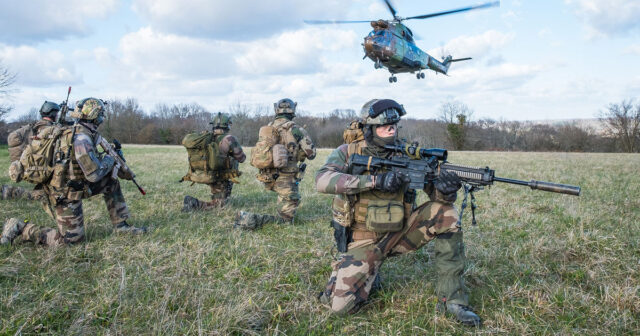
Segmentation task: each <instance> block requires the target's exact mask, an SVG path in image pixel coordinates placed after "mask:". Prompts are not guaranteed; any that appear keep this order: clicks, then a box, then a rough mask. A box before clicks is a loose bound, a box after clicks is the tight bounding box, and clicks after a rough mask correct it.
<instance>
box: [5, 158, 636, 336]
mask: <svg viewBox="0 0 640 336" xmlns="http://www.w3.org/2000/svg"><path fill="white" fill-rule="evenodd" d="M125 147H127V148H126V150H125V154H126V155H127V157H128V162H129V163H130V164H131V167H132V168H133V169H134V170H135V171H136V173H137V174H138V180H139V182H140V184H142V185H143V186H144V187H145V188H146V189H147V191H148V194H147V196H142V195H140V194H139V193H138V192H137V190H136V188H135V187H134V186H133V184H132V183H130V182H128V181H123V182H122V185H123V188H124V193H125V197H126V199H127V202H128V204H129V206H130V209H131V211H132V214H133V219H132V220H131V221H130V222H131V223H132V224H135V225H146V226H150V227H151V228H152V232H151V233H150V234H148V235H145V236H141V237H131V236H126V235H117V234H114V233H112V231H111V224H110V223H109V219H108V215H107V213H106V209H105V206H104V202H103V201H102V198H101V197H94V198H93V199H91V200H88V201H85V207H84V210H85V225H86V230H87V241H86V242H84V243H81V244H79V245H76V246H72V247H62V248H57V249H55V248H42V247H34V246H33V245H32V244H30V243H25V244H20V243H18V244H15V245H13V246H11V247H7V248H0V334H2V335H6V334H14V333H16V332H18V333H22V334H34V333H46V334H124V335H135V334H173V335H179V334H207V335H226V334H258V335H262V334H277V335H283V334H286V335H301V334H314V335H326V334H341V335H355V334H362V335H365V334H367V335H411V334H429V335H432V334H433V335H435V334H439V335H450V334H465V333H480V334H510V335H524V334H536V335H537V334H553V335H567V334H582V335H625V334H626V335H634V334H636V335H637V334H639V333H640V298H639V292H640V272H639V271H638V269H639V268H640V224H639V223H640V200H639V196H640V173H639V170H640V155H637V154H635V155H629V154H580V153H575V154H574V153H571V154H566V153H502V152H484V153H480V152H453V153H451V154H450V160H451V161H452V162H456V163H461V164H468V165H482V166H485V165H489V166H491V168H494V169H496V171H497V175H499V176H503V177H511V178H522V179H528V178H532V179H539V180H547V181H555V182H559V183H568V184H576V185H580V186H581V187H582V196H580V197H574V196H567V195H560V194H552V193H544V192H541V191H532V190H530V189H529V188H526V187H518V186H511V185H496V186H494V187H492V188H490V189H488V190H485V191H482V192H479V193H478V194H477V198H478V205H479V208H478V211H477V216H478V221H479V225H478V226H476V227H472V226H471V225H470V216H468V215H470V214H468V213H467V214H465V221H464V223H465V225H466V226H465V231H466V235H465V240H466V251H467V257H468V270H467V284H468V285H469V287H470V288H471V290H472V294H471V304H472V305H473V306H474V307H475V309H476V311H477V312H478V314H479V315H480V316H481V317H483V318H484V328H483V329H481V330H479V331H475V330H473V329H469V328H464V327H462V326H460V325H458V324H457V323H456V322H454V321H453V320H451V319H448V318H445V317H443V316H441V315H439V314H437V313H436V311H435V305H436V297H435V295H434V284H433V281H434V274H433V272H432V269H433V268H432V267H431V263H432V261H431V246H430V245H428V246H427V248H425V249H423V250H421V251H418V252H417V253H412V254H409V255H406V256H401V257H397V258H392V259H389V260H388V261H387V262H386V263H385V264H384V265H383V267H382V279H383V289H382V290H381V291H379V292H377V293H375V294H374V295H373V297H372V298H371V301H370V304H368V305H367V306H365V308H363V309H362V310H361V311H360V312H359V313H358V314H356V315H353V316H349V317H344V318H341V317H335V316H333V315H331V314H330V313H329V311H328V309H327V308H326V307H323V306H321V305H320V304H319V303H318V302H317V301H316V299H315V297H316V294H317V293H318V292H319V291H320V290H321V288H322V287H323V286H324V284H325V282H326V280H327V277H328V275H329V272H330V262H331V261H332V258H333V257H334V255H335V250H333V249H332V246H333V237H332V231H331V229H330V228H329V224H328V223H329V220H330V203H329V202H330V196H328V195H321V194H317V193H316V192H315V191H314V187H313V174H314V173H315V171H316V169H317V168H318V167H319V166H320V165H321V164H322V163H323V162H324V159H325V158H326V156H327V155H328V153H329V151H328V150H321V151H320V154H319V155H318V156H319V157H318V158H317V159H316V160H315V161H311V162H310V166H309V169H308V174H307V177H306V178H305V179H304V181H303V182H302V186H301V192H302V196H303V202H302V204H301V207H300V208H299V211H298V216H297V220H296V225H295V226H283V225H269V226H266V227H264V228H263V229H262V230H260V231H256V232H246V231H238V230H234V229H233V228H232V221H233V218H234V216H235V213H236V212H237V211H238V210H241V209H244V210H249V211H255V212H261V211H263V212H265V211H266V212H269V213H272V214H275V201H276V196H275V194H273V193H267V192H264V191H263V189H262V187H261V185H260V183H259V182H257V181H256V180H255V179H254V175H255V173H256V170H255V169H253V168H252V167H250V166H249V165H248V164H246V163H245V164H243V165H242V171H243V172H244V175H243V176H242V178H241V184H240V185H236V186H235V188H234V194H233V198H232V200H231V202H230V203H229V204H228V206H227V207H225V208H224V209H223V210H220V211H218V212H204V213H203V212H200V213H193V214H184V213H181V212H180V208H181V207H182V199H183V197H184V196H185V195H187V194H190V195H194V196H197V197H199V198H207V197H208V187H206V186H203V185H194V186H193V187H190V186H189V184H186V183H182V184H181V183H178V182H177V181H178V180H179V179H180V177H182V175H183V174H184V172H185V171H186V152H185V151H184V149H183V148H181V147H160V146H149V147H143V146H125ZM8 165H9V159H8V154H7V151H6V147H4V148H1V149H0V170H1V171H2V172H6V170H7V167H8ZM0 182H1V183H8V182H9V180H8V177H6V173H3V174H2V177H0ZM23 185H24V186H25V187H30V185H28V184H24V183H23ZM420 200H421V201H424V200H425V197H424V195H421V197H420ZM458 204H459V203H458ZM0 209H1V211H0V213H2V217H3V218H1V219H2V220H3V221H4V219H6V218H9V217H22V218H24V217H29V218H30V219H31V220H32V221H33V222H35V223H37V224H39V225H48V226H53V221H52V220H51V219H49V218H48V217H47V216H46V215H45V213H44V212H43V211H42V210H41V209H40V208H39V205H38V204H37V203H34V202H29V201H0Z"/></svg>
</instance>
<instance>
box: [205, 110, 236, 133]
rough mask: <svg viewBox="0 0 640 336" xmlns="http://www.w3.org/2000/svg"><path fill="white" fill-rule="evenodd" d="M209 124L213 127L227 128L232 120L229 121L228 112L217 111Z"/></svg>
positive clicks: (231, 123)
mask: <svg viewBox="0 0 640 336" xmlns="http://www.w3.org/2000/svg"><path fill="white" fill-rule="evenodd" d="M209 124H211V125H213V128H214V129H215V128H225V129H229V127H230V126H231V125H233V122H232V121H231V116H230V115H229V114H228V113H223V112H218V113H217V114H216V115H215V117H213V120H211V121H210V122H209Z"/></svg>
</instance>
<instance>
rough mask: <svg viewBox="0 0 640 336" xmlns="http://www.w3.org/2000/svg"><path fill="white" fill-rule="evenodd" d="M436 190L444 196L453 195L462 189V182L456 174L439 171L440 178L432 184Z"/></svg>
mask: <svg viewBox="0 0 640 336" xmlns="http://www.w3.org/2000/svg"><path fill="white" fill-rule="evenodd" d="M434 186H435V187H436V189H437V190H438V191H439V192H441V193H443V194H444V195H449V194H453V193H455V192H456V191H458V189H460V188H461V187H462V180H460V177H459V176H458V175H456V173H453V172H450V171H448V170H441V171H440V176H438V179H437V180H436V181H435V182H434Z"/></svg>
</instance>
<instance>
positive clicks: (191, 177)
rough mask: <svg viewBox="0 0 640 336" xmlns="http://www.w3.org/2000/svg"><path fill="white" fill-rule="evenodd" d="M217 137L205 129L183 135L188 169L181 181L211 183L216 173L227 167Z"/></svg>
mask: <svg viewBox="0 0 640 336" xmlns="http://www.w3.org/2000/svg"><path fill="white" fill-rule="evenodd" d="M217 137H218V136H216V135H214V134H213V133H211V132H207V131H205V132H200V133H189V134H187V135H185V137H184V138H183V139H182V145H183V146H184V147H185V148H186V149H187V155H188V156H189V171H188V172H187V174H186V175H185V176H184V177H183V178H182V180H181V181H191V182H195V183H205V184H209V183H213V182H215V180H216V173H217V172H219V171H221V170H224V169H226V168H227V164H226V162H227V160H226V158H227V157H226V155H225V154H226V153H221V152H220V145H219V144H218V141H217V140H218V139H217Z"/></svg>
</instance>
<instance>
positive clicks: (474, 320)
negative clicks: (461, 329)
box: [438, 302, 482, 328]
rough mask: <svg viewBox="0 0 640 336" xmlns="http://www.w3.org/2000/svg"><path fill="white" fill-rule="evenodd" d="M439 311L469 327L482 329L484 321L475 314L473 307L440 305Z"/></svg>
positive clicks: (454, 304)
mask: <svg viewBox="0 0 640 336" xmlns="http://www.w3.org/2000/svg"><path fill="white" fill-rule="evenodd" d="M438 310H439V311H440V312H445V313H447V314H449V315H453V317H455V318H456V320H458V322H460V323H462V324H463V325H466V326H469V327H478V328H479V327H481V326H482V319H481V318H480V316H478V315H477V314H476V313H474V312H473V310H472V309H471V307H469V306H465V305H461V304H457V303H446V304H445V303H444V302H439V303H438Z"/></svg>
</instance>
